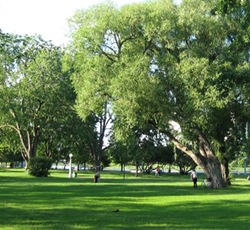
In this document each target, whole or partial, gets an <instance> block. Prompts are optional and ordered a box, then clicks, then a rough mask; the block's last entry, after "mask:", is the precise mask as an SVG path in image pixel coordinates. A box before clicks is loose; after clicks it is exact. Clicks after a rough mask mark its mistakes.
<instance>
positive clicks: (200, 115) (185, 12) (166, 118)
mask: <svg viewBox="0 0 250 230" xmlns="http://www.w3.org/2000/svg"><path fill="white" fill-rule="evenodd" d="M246 2H247V1H241V4H238V5H237V6H236V5H235V6H233V5H228V4H229V3H227V1H221V2H220V1H212V0H211V1H209V0H206V1H202V0H201V1H196V0H190V1H183V3H182V4H181V5H179V6H176V5H175V4H174V3H173V2H172V1H170V0H164V1H152V2H147V3H140V4H133V5H127V6H124V7H122V8H116V7H115V6H113V5H112V4H103V5H98V6H95V7H93V8H91V9H88V10H86V11H79V12H77V13H76V14H75V15H74V17H72V19H71V20H70V27H71V31H72V43H71V54H72V60H73V62H74V66H75V73H74V74H73V76H72V80H73V84H74V87H75V89H76V93H77V110H78V113H79V115H80V116H81V117H82V118H85V117H87V116H88V115H89V114H90V113H97V114H98V113H100V112H101V111H103V106H104V105H107V104H108V105H109V106H110V107H111V108H112V112H113V113H114V114H115V123H114V127H115V129H116V130H115V132H116V135H117V137H123V138H124V137H126V135H128V133H129V132H130V131H131V130H133V127H147V128H148V127H152V129H155V128H156V129H157V130H158V131H159V132H161V133H163V134H165V135H167V136H168V138H169V140H170V141H172V142H173V143H174V144H175V146H176V147H177V148H179V149H180V150H182V152H184V153H185V154H187V155H188V156H190V157H191V158H192V159H193V161H194V162H195V163H196V164H197V165H199V166H200V167H201V168H202V169H203V170H204V172H205V173H206V175H207V176H208V177H211V178H212V179H213V181H214V186H215V187H224V186H226V183H227V180H228V174H229V172H228V162H229V161H230V160H232V159H233V157H234V156H235V151H237V150H238V147H239V146H240V145H241V144H242V143H241V141H243V136H244V125H245V123H246V121H247V119H246V116H245V115H246V110H245V108H246V105H247V104H248V101H247V91H248V90H246V85H247V84H248V85H249V50H247V47H249V46H248V45H247V42H248V41H249V35H248V34H249V33H247V31H246V28H243V27H244V25H245V24H246V22H245V21H244V20H248V17H245V15H246V14H247V8H246V6H247V3H246ZM230 7H231V8H230ZM244 7H245V8H244ZM229 8H230V10H228V9H229ZM244 9H245V10H244ZM248 25H249V24H248ZM248 29H249V28H248ZM247 39H248V40H247Z"/></svg>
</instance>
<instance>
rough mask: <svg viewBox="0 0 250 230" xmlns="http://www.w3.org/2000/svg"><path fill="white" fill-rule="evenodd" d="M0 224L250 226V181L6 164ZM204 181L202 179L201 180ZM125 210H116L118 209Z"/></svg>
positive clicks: (114, 229) (115, 228) (0, 176)
mask: <svg viewBox="0 0 250 230" xmlns="http://www.w3.org/2000/svg"><path fill="white" fill-rule="evenodd" d="M0 184H1V187H0V202H1V208H0V229H25V230H27V229H58V230H60V229H101V230H120V229H121V230H123V229H130V230H131V229H143V230H144V229H237V230H238V229H249V228H250V215H249V210H250V191H249V189H250V182H249V181H247V180H246V176H244V177H243V176H242V177H240V176H236V178H235V180H234V181H233V185H232V186H230V187H228V188H226V189H214V190H210V189H204V188H202V187H201V186H199V187H198V189H193V188H192V182H191V181H190V179H189V177H188V176H180V175H172V174H171V175H170V174H165V175H163V176H160V177H155V176H154V175H140V176H139V177H138V178H136V177H135V176H134V175H131V174H129V173H127V174H126V178H125V179H123V174H122V173H119V172H116V173H111V172H103V173H102V175H101V182H99V183H93V172H80V173H79V174H78V177H77V178H71V179H70V178H68V173H67V171H51V175H50V177H48V178H35V177H31V176H29V175H28V174H27V173H26V172H24V170H16V169H15V170H11V169H6V170H4V169H1V170H0ZM200 184H201V179H200V181H198V185H200ZM118 209H119V212H113V211H115V210H118Z"/></svg>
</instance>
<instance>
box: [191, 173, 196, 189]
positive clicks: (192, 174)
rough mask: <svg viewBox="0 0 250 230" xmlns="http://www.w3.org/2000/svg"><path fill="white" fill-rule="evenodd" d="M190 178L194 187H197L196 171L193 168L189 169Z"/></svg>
mask: <svg viewBox="0 0 250 230" xmlns="http://www.w3.org/2000/svg"><path fill="white" fill-rule="evenodd" d="M191 179H192V181H193V183H194V188H197V172H196V171H195V169H193V170H192V171H191Z"/></svg>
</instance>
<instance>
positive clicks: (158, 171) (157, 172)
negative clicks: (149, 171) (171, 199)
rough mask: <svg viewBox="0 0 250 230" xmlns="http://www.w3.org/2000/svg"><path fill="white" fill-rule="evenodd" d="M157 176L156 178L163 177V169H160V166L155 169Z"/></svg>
mask: <svg viewBox="0 0 250 230" xmlns="http://www.w3.org/2000/svg"><path fill="white" fill-rule="evenodd" d="M155 175H156V176H160V175H161V168H160V166H159V165H158V166H157V168H156V169H155Z"/></svg>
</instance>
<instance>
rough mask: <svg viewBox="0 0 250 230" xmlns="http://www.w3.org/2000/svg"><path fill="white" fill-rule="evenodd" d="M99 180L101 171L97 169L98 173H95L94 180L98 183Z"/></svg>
mask: <svg viewBox="0 0 250 230" xmlns="http://www.w3.org/2000/svg"><path fill="white" fill-rule="evenodd" d="M99 181H100V172H99V171H97V172H96V174H95V176H94V182H95V183H97V182H99Z"/></svg>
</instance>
